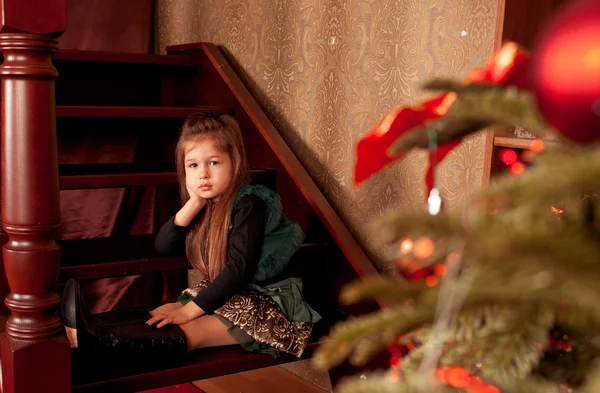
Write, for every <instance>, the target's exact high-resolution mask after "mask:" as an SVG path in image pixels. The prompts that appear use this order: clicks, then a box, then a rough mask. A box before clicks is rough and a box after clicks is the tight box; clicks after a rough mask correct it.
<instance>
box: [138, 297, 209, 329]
mask: <svg viewBox="0 0 600 393" xmlns="http://www.w3.org/2000/svg"><path fill="white" fill-rule="evenodd" d="M203 314H204V312H203V311H202V309H201V308H200V307H198V306H197V305H196V303H194V302H189V303H188V304H186V305H185V306H183V307H181V308H178V309H177V310H175V311H171V312H168V313H164V314H159V315H155V316H153V317H152V318H150V319H149V320H148V321H147V322H146V325H149V326H152V325H154V324H155V323H157V322H158V325H156V327H157V328H161V327H163V326H165V325H183V324H186V323H188V322H190V321H192V320H193V319H196V318H198V317H200V316H202V315H203Z"/></svg>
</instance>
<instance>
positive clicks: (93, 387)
mask: <svg viewBox="0 0 600 393" xmlns="http://www.w3.org/2000/svg"><path fill="white" fill-rule="evenodd" d="M167 51H168V55H165V56H158V55H129V54H117V53H101V52H80V51H58V52H56V53H55V54H54V56H53V64H54V66H55V67H56V69H57V70H58V74H59V76H58V78H57V79H56V111H55V116H56V124H57V133H58V140H59V142H60V141H73V140H76V139H77V138H78V135H79V134H81V133H86V134H90V133H93V134H94V135H95V137H96V138H102V137H103V136H111V135H113V136H114V135H128V136H134V137H135V141H136V142H135V143H136V145H135V146H136V147H135V154H134V158H133V160H132V161H131V162H122V163H87V164H64V165H58V178H57V181H58V187H59V188H60V190H84V189H110V188H122V189H124V190H125V191H124V192H125V194H124V197H123V198H122V200H123V202H122V204H121V207H120V208H119V217H118V219H117V222H116V224H115V228H114V230H113V235H112V236H110V237H105V238H93V239H74V240H62V241H59V243H60V245H61V247H62V257H61V262H60V269H59V272H58V285H57V291H58V292H59V293H60V291H61V289H62V284H64V283H65V282H66V280H68V279H69V278H78V279H98V278H106V277H120V276H129V275H141V274H153V273H157V272H166V271H180V272H182V274H183V275H185V271H186V270H187V269H188V268H189V265H188V262H187V260H186V259H185V256H184V255H177V256H170V257H165V256H162V255H159V254H157V253H156V252H155V251H154V249H153V239H154V233H155V232H156V231H157V230H158V228H159V227H160V225H161V224H162V223H164V222H165V221H166V219H167V218H169V217H170V216H172V214H174V213H175V212H176V211H177V210H178V208H179V206H180V205H179V203H178V202H177V201H178V191H177V179H176V175H175V168H174V162H173V152H174V145H175V142H176V139H177V136H178V130H179V127H180V125H181V123H182V121H183V119H184V118H185V117H186V116H187V115H189V114H191V113H194V112H197V111H204V112H206V111H211V112H215V113H227V114H232V115H234V116H235V117H236V118H237V120H238V121H239V123H240V126H241V129H242V132H243V136H244V143H245V146H246V151H247V154H248V159H249V162H250V166H251V168H252V171H251V176H252V182H253V183H259V184H264V185H266V186H268V187H271V188H273V189H275V190H276V191H277V192H278V193H279V195H280V196H281V198H282V202H283V206H284V209H285V214H286V215H287V216H288V217H289V218H290V219H291V220H293V221H295V222H297V223H298V224H300V226H301V227H302V229H303V230H304V232H305V233H306V234H307V236H306V243H305V244H304V245H303V246H302V247H301V250H300V251H299V253H298V258H299V260H301V261H302V262H303V263H302V267H303V270H302V271H303V273H302V275H303V281H304V285H305V295H306V298H307V300H308V301H309V303H310V304H311V305H312V306H313V307H314V308H315V309H317V310H318V311H319V312H320V313H321V314H322V315H323V316H324V319H323V321H321V322H319V323H318V324H317V325H316V326H315V331H314V333H313V338H312V340H311V344H310V345H309V347H308V348H307V350H306V351H305V354H304V358H307V357H310V356H311V354H312V353H313V351H314V349H315V348H316V347H317V346H318V342H319V339H320V338H321V337H322V335H323V334H325V333H326V332H327V331H328V329H329V328H330V327H331V325H332V324H334V323H335V322H336V321H338V320H340V319H343V318H345V317H346V316H347V315H357V314H361V313H364V312H368V311H372V309H373V308H374V307H376V306H375V305H374V304H365V305H361V306H354V307H345V306H343V305H341V304H339V303H338V293H339V290H340V288H341V286H343V285H344V284H345V283H348V282H349V281H351V280H353V279H355V278H356V277H361V276H367V275H376V274H377V272H376V270H375V268H374V267H373V266H372V264H371V263H370V261H369V260H368V258H367V257H366V255H365V254H364V252H363V251H362V249H361V248H360V247H359V246H358V244H357V243H356V241H355V240H354V238H353V237H352V235H351V234H350V233H349V231H348V230H347V228H346V227H345V226H344V224H343V223H342V221H341V220H340V218H339V216H338V215H337V214H336V212H335V211H334V210H333V208H332V207H331V205H330V204H329V203H328V201H327V200H326V198H325V197H324V196H323V194H322V193H321V192H320V191H319V189H318V187H317V186H316V184H315V183H314V182H313V181H312V179H311V177H310V176H309V174H308V173H307V172H306V170H305V169H304V168H303V167H302V165H301V164H300V162H299V161H298V159H297V158H296V157H295V155H294V154H293V153H292V151H291V150H290V148H289V147H288V146H287V144H286V143H285V141H284V140H283V138H282V137H281V136H280V135H279V133H278V132H277V130H276V129H275V128H274V126H273V125H272V123H271V122H270V121H269V120H268V118H267V116H266V115H265V113H264V112H263V111H262V110H261V109H260V107H259V106H258V104H257V102H256V101H255V100H254V98H253V97H252V95H251V94H250V92H249V91H248V90H247V88H246V87H245V86H244V85H243V83H242V82H241V80H240V79H239V77H238V76H237V75H236V74H235V72H234V71H233V69H232V68H231V67H230V65H229V63H228V62H227V61H226V59H225V58H224V57H223V55H222V54H221V52H220V50H219V49H218V48H217V47H216V46H215V45H213V44H210V43H198V44H188V45H180V46H173V47H169V48H168V49H167ZM9 77H10V76H9ZM3 86H5V85H3ZM5 91H6V89H4V90H3V92H2V94H3V100H11V99H13V100H14V97H11V96H8V95H5ZM37 104H39V103H37ZM32 105H33V104H32ZM48 105H51V106H53V103H52V102H50V103H48ZM7 107H8V108H10V106H8V105H5V106H4V109H5V110H6V108H7ZM31 116H36V114H35V112H32V114H31ZM42 120H43V119H42ZM42 120H40V121H42ZM8 127H9V125H7V124H6V123H4V124H3V132H5V133H6V135H12V134H11V133H14V132H15V130H11V129H9V128H8ZM35 132H39V131H35ZM35 132H32V133H31V134H30V135H29V136H28V137H29V138H32V137H34V136H35ZM8 138H9V136H5V137H4V139H3V143H5V144H6V143H7V141H8ZM50 140H52V138H50ZM59 146H60V143H59ZM47 148H48V149H49V150H51V149H53V146H51V145H49V146H47ZM28 153H29V154H30V155H31V156H32V157H33V156H37V155H39V154H40V152H39V151H34V150H32V151H29V152H28ZM43 154H46V153H43ZM20 159H21V158H15V156H14V155H13V156H10V155H9V156H8V157H2V160H3V162H4V160H7V162H10V163H12V165H9V168H8V169H5V170H4V171H3V175H4V174H6V173H7V172H6V171H16V170H18V167H19V166H18V163H15V162H14V161H18V160H20ZM11 160H12V161H11ZM48 162H51V160H50V161H48ZM54 165H57V163H56V162H55V164H54ZM11 173H12V172H11ZM11 173H9V175H10V174H11ZM53 173H54V172H53V170H52V168H49V169H47V170H46V169H44V172H43V173H41V172H40V171H29V172H27V171H25V172H24V173H23V176H24V177H25V179H24V180H23V182H22V183H20V184H11V185H9V184H6V181H5V179H4V178H3V179H2V181H3V185H2V186H3V190H5V189H7V187H17V188H20V190H19V192H21V193H24V194H25V197H24V198H23V201H24V202H21V201H19V200H16V198H17V197H16V196H13V197H11V195H13V194H11V195H8V199H7V202H8V203H9V205H10V206H11V207H15V206H20V208H21V210H22V214H23V215H27V214H31V215H35V214H37V213H35V212H33V213H27V210H25V209H27V208H28V206H32V205H31V203H29V202H30V201H31V200H32V199H31V198H33V196H32V195H30V194H27V193H28V192H31V190H32V188H31V187H30V185H31V184H34V183H35V182H36V181H39V179H40V178H42V177H44V176H50V177H51V176H53ZM14 176H15V174H14V173H12V177H11V176H9V178H11V179H14V178H15V177H14ZM148 188H154V189H155V191H156V192H155V195H156V197H155V201H154V204H155V209H153V211H152V213H146V212H145V211H143V210H141V209H140V201H141V195H143V193H144V190H147V189H148ZM14 195H18V192H16V191H15V193H14ZM3 196H4V194H3ZM11 198H12V199H11ZM48 198H51V195H50V196H48ZM19 203H20V204H19ZM3 212H4V209H3ZM15 214H16V213H14V214H13V215H12V216H11V217H12V218H10V217H9V219H13V220H14V217H17V216H16V215H15ZM144 214H152V217H150V221H151V222H153V225H152V228H151V230H150V231H149V232H148V233H146V234H141V235H130V234H129V232H130V229H131V225H132V222H133V219H134V218H135V217H136V216H139V215H144ZM25 221H26V220H25ZM4 224H6V223H4ZM9 224H10V223H9ZM30 225H32V226H33V225H34V224H33V223H32V224H30ZM3 228H4V229H5V230H6V228H8V230H6V232H7V233H8V235H7V234H3V235H2V236H3V239H4V240H3V242H6V241H7V240H8V238H10V237H15V236H16V235H15V233H14V230H12V229H11V227H10V225H9V226H8V227H7V226H6V225H3ZM31 241H32V242H33V243H36V242H39V243H40V244H42V243H41V240H40V238H39V236H37V235H34V237H33V239H32V240H31ZM44 247H45V246H43V247H41V248H40V247H38V249H36V250H35V251H31V252H32V254H30V255H31V256H32V259H31V262H30V263H31V264H32V265H33V264H34V263H37V264H38V265H37V267H38V268H39V269H44V268H45V267H44V266H42V262H43V259H42V258H38V259H35V258H34V256H35V255H41V254H39V252H40V250H42V251H43V252H45V251H47V250H50V246H48V248H47V249H44ZM26 251H27V250H26ZM27 252H29V251H27ZM35 253H38V254H35ZM34 254H35V255H34ZM10 258H13V257H12V256H11V255H9V256H8V258H7V259H6V260H5V261H4V262H5V265H7V266H13V265H10V263H9V262H11V261H10ZM36 261H37V262H36ZM48 269H49V268H48ZM2 272H3V273H4V269H3V270H2ZM7 272H8V275H9V277H8V281H10V282H13V283H15V282H25V281H27V280H30V278H28V277H24V276H19V277H18V276H16V275H15V274H14V269H13V270H10V269H7ZM11 274H12V277H11ZM49 274H50V273H49ZM184 281H185V280H182V282H181V285H182V286H183V285H185V282H184ZM6 282H7V280H6V277H0V292H1V293H0V295H2V297H3V298H4V297H6V296H7V295H8V294H9V291H10V290H9V288H8V286H7V284H6ZM35 285H36V284H35V283H31V282H29V281H28V284H27V285H26V286H22V285H21V286H18V285H17V286H18V287H19V288H24V287H27V288H30V289H31V290H35V289H36V288H35ZM180 289H183V287H182V288H180ZM14 290H15V288H13V292H14ZM35 301H36V300H35V299H34V300H32V302H35ZM32 304H33V303H32ZM12 311H13V314H14V309H13V310H12ZM35 312H40V313H43V311H35ZM8 313H9V312H8V309H7V308H4V309H3V314H4V315H8ZM13 322H14V321H13ZM14 323H16V325H14V326H16V327H13V330H14V329H17V330H18V329H20V328H22V327H20V326H19V324H18V321H16V322H14ZM7 331H8V330H7ZM11 334H12V333H11ZM11 334H6V333H5V334H4V335H3V337H4V338H3V342H2V345H3V346H4V347H3V350H2V370H3V378H4V385H5V386H9V387H11V388H12V389H14V390H10V389H9V390H7V391H8V392H11V393H12V392H18V393H29V390H28V388H23V387H21V388H15V387H16V386H24V385H18V383H17V380H18V379H19V378H26V377H25V376H24V375H25V374H26V370H24V367H25V366H24V365H23V364H21V363H19V362H18V361H17V360H15V359H16V357H15V355H14V353H16V352H15V351H17V352H18V348H17V350H14V351H13V352H12V355H8V352H6V348H8V347H9V346H11V348H13V349H14V348H16V347H17V346H15V345H14V343H15V337H13V336H14V334H13V335H11ZM61 335H63V333H59V336H61ZM59 338H60V337H59ZM43 340H46V338H44V339H39V340H38V339H34V340H30V341H31V343H37V342H41V341H43ZM59 341H60V340H59ZM63 341H64V340H63ZM23 345H25V346H27V345H29V344H27V343H25V344H23ZM36 345H37V347H36ZM61 345H64V342H63V344H61ZM30 348H40V349H39V350H36V349H33V353H35V354H36V356H40V357H42V358H44V357H45V356H47V353H44V352H43V351H44V350H47V349H44V348H46V347H44V346H43V345H42V346H40V345H38V344H35V345H34V344H32V345H31V346H30ZM36 351H37V352H36ZM70 358H71V359H70V363H71V364H63V366H64V367H70V369H71V381H70V383H71V384H72V390H73V391H77V392H109V391H110V392H112V393H117V392H137V391H141V390H145V389H152V388H157V387H161V386H168V385H173V384H177V383H181V382H185V381H192V380H199V379H204V378H210V377H215V376H219V375H224V374H230V373H236V372H240V371H246V370H251V369H255V368H261V367H267V366H272V365H275V364H280V363H285V362H290V361H295V360H298V359H297V358H295V357H293V356H291V355H282V356H280V357H277V358H274V357H272V356H271V355H265V354H251V353H248V352H246V351H245V350H243V349H242V348H241V347H237V346H232V347H223V348H210V349H202V350H197V351H194V352H192V353H190V354H189V355H188V356H187V358H186V359H185V360H183V362H179V363H176V364H171V365H166V366H165V365H133V364H125V365H124V364H121V363H119V362H118V361H117V359H94V358H90V354H87V353H85V351H82V350H79V349H76V350H72V351H71V356H70ZM49 361H53V360H49ZM47 378H49V379H52V378H54V377H53V376H48V377H47ZM56 378H59V377H58V376H57V377H56ZM7 379H8V380H9V383H8V385H7ZM52 383H53V381H51V380H49V381H48V384H52ZM59 386H60V384H59ZM57 389H58V388H57ZM55 391H57V392H58V391H59V390H55ZM60 391H62V390H60ZM31 393H33V390H32V391H31ZM35 393H37V391H36V392H35Z"/></svg>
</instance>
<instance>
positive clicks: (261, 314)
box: [177, 278, 321, 357]
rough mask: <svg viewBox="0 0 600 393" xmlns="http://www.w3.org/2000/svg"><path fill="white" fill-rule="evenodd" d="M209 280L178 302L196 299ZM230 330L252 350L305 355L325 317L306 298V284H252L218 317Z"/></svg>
mask: <svg viewBox="0 0 600 393" xmlns="http://www.w3.org/2000/svg"><path fill="white" fill-rule="evenodd" d="M207 285H208V281H201V282H200V283H199V284H198V285H196V286H194V287H191V288H187V289H186V290H184V291H183V292H182V293H181V296H179V298H178V299H177V300H178V301H179V302H181V303H183V304H185V303H187V302H189V301H190V300H192V299H193V298H194V297H196V296H197V295H198V294H199V293H200V292H202V290H204V288H206V286H207ZM213 315H215V316H216V317H218V318H219V319H220V320H221V321H222V322H223V323H224V324H225V325H227V326H228V327H229V333H230V334H231V335H232V336H233V337H234V338H235V339H236V341H237V342H238V343H239V344H240V345H241V346H242V347H244V348H246V349H247V350H249V351H258V352H264V353H271V354H274V355H275V354H277V352H278V351H283V352H287V353H291V354H293V355H296V356H297V357H300V356H302V353H303V352H304V349H305V348H306V346H307V345H308V340H309V339H310V335H311V333H312V329H313V325H314V323H316V322H317V321H319V320H320V319H321V316H320V315H319V314H318V313H317V312H316V311H315V310H313V309H312V308H311V307H310V306H309V305H308V303H306V302H305V301H304V299H303V298H302V281H301V280H300V279H298V278H289V279H286V280H283V281H280V282H278V283H275V284H272V285H269V286H267V287H261V286H258V285H255V284H249V285H248V287H247V289H246V290H244V291H242V292H240V293H238V294H236V295H234V296H232V297H231V298H230V299H229V300H228V301H227V302H225V304H224V305H223V306H222V307H220V308H219V309H217V310H215V311H214V314H213Z"/></svg>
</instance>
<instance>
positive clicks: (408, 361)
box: [314, 0, 600, 393]
mask: <svg viewBox="0 0 600 393" xmlns="http://www.w3.org/2000/svg"><path fill="white" fill-rule="evenodd" d="M425 88H427V89H432V90H438V91H441V92H442V94H441V95H439V96H437V97H434V98H433V99H431V100H428V101H426V102H424V103H421V104H419V105H415V106H413V107H408V108H398V109H397V110H394V111H392V112H391V113H390V114H388V115H387V116H385V117H384V118H383V119H382V121H381V122H380V123H379V124H378V125H377V126H376V127H375V128H374V129H373V130H372V131H371V132H370V133H368V134H367V135H366V136H365V137H363V138H362V139H361V140H360V141H359V143H358V144H357V163H356V170H355V182H356V183H357V184H360V183H361V182H362V181H363V180H365V179H366V178H368V177H369V176H370V175H371V174H373V173H375V172H377V171H379V170H380V169H381V168H383V167H384V166H386V165H387V164H389V163H391V162H394V161H396V160H399V159H402V157H403V155H405V154H406V153H407V152H408V151H410V150H411V149H417V148H425V149H429V150H430V166H429V170H428V173H427V177H426V182H427V186H428V189H429V198H428V201H427V204H426V205H425V206H426V209H423V210H424V211H418V212H402V213H395V214H392V215H390V216H387V217H385V218H384V219H383V220H381V223H380V228H381V236H383V237H384V238H385V239H386V240H387V241H388V242H389V243H390V244H393V245H394V247H397V249H398V250H399V253H398V254H399V255H398V258H397V260H396V261H395V263H396V266H397V267H398V271H399V273H400V274H401V275H402V276H403V277H404V279H398V278H397V277H387V278H377V279H365V280H362V281H360V282H355V283H352V284H350V285H348V286H347V287H346V288H345V289H344V291H343V293H342V294H341V300H342V301H343V302H345V303H348V304H350V303H355V302H359V301H363V300H367V299H376V300H378V301H379V302H380V303H381V304H383V305H384V307H382V309H381V310H380V311H378V312H375V313H373V314H368V315H365V316H360V317H355V318H352V319H351V320H348V321H345V322H343V323H340V324H338V325H337V326H336V327H335V328H334V329H333V330H332V331H331V332H330V334H329V335H328V337H327V340H326V341H325V343H324V344H323V345H322V346H321V348H320V349H319V351H318V352H317V353H316V355H315V358H314V362H315V364H316V365H317V366H319V367H321V368H324V369H327V368H331V367H334V366H336V365H337V364H339V363H341V362H342V361H344V360H346V359H347V360H348V361H349V362H350V363H351V364H354V365H358V366H360V365H364V364H365V363H366V362H368V361H369V359H371V358H372V357H373V356H375V355H376V354H378V353H381V352H382V351H386V350H387V351H388V352H389V354H390V361H389V368H388V369H386V370H381V371H379V372H374V373H372V374H365V375H363V376H362V378H361V377H358V376H354V377H349V378H347V379H346V380H344V381H342V382H341V383H340V384H339V386H337V387H336V390H338V391H339V392H340V393H344V392H347V393H363V392H383V393H385V392H396V393H405V392H406V393H409V392H411V393H412V392H415V393H416V392H422V393H436V392H466V393H500V392H502V393H538V392H540V393H541V392H543V393H550V392H563V391H564V392H578V393H597V392H600V285H599V283H600V212H598V209H597V208H596V205H597V201H596V198H595V192H597V190H599V189H600V146H599V145H598V143H597V142H598V141H599V140H600V2H598V1H596V0H584V1H577V2H575V3H572V4H570V5H569V6H568V7H566V8H564V9H563V10H561V11H560V12H559V13H558V15H557V16H556V17H555V18H554V19H553V20H552V21H550V22H549V23H548V24H547V26H546V27H545V28H544V30H543V31H542V33H541V34H540V36H539V38H538V41H537V44H536V45H535V46H534V49H533V50H532V52H531V54H528V53H526V52H525V51H524V50H522V49H521V48H519V46H518V45H516V44H514V43H506V44H505V45H504V46H503V47H502V49H501V50H500V51H499V52H498V53H497V54H496V55H495V56H494V57H493V58H492V59H491V60H490V62H489V63H488V64H486V66H485V67H483V68H482V69H478V70H475V71H473V72H471V73H470V74H469V75H468V76H467V77H466V78H465V80H463V81H462V82H454V81H447V80H434V81H431V82H429V83H428V84H427V85H426V86H425ZM492 125H499V126H504V127H513V126H524V127H526V128H527V129H528V131H530V132H532V133H534V134H538V135H540V136H542V135H546V134H547V133H548V132H551V133H555V134H556V135H557V137H558V138H559V139H561V141H562V142H561V143H557V144H552V146H544V141H543V140H542V139H538V140H536V141H535V142H534V143H532V144H531V149H530V150H529V151H528V154H527V155H525V156H523V157H525V158H523V160H525V161H527V163H526V164H527V169H526V170H524V171H523V172H522V173H520V174H519V175H518V176H515V175H514V174H513V175H507V176H505V177H503V178H501V179H499V180H496V181H494V182H492V184H491V185H490V186H489V187H488V188H486V189H485V190H482V191H481V192H480V193H479V194H478V195H477V196H476V197H475V199H474V201H473V203H472V204H471V205H470V208H469V209H468V212H467V214H463V215H460V216H459V215H455V214H451V213H449V212H447V211H445V210H444V208H443V194H442V193H441V192H440V189H439V187H438V185H437V184H436V180H435V176H434V173H435V164H436V163H437V162H439V161H440V160H442V159H443V158H444V156H445V155H446V154H447V153H448V152H449V151H451V150H452V149H453V148H454V147H455V146H456V145H457V144H458V143H460V140H461V139H462V138H463V137H465V136H467V135H469V134H472V133H474V132H479V131H481V130H482V129H484V128H486V127H488V126H492ZM502 159H503V160H504V161H505V162H506V163H507V164H511V165H513V168H516V169H519V170H515V171H513V172H515V173H517V172H521V171H522V169H523V167H524V165H523V163H522V162H520V161H518V158H517V156H516V154H513V155H510V154H508V155H506V156H505V157H502ZM516 164H520V166H515V165H516Z"/></svg>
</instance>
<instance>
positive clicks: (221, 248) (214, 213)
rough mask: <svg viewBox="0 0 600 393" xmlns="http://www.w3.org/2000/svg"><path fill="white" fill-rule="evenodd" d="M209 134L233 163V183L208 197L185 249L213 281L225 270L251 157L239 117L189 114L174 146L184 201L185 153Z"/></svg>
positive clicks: (191, 259)
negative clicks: (236, 207)
mask: <svg viewBox="0 0 600 393" xmlns="http://www.w3.org/2000/svg"><path fill="white" fill-rule="evenodd" d="M208 138H210V139H211V140H213V141H214V143H215V145H216V147H217V148H218V149H219V150H220V151H222V152H223V153H227V154H229V156H230V157H231V163H232V174H231V183H230V184H229V187H228V189H227V190H226V191H225V192H224V193H223V194H221V195H220V196H219V198H218V202H216V201H212V200H208V201H207V203H206V207H205V208H204V211H203V212H202V213H200V216H199V217H198V218H197V219H195V220H194V222H193V224H192V225H191V227H190V230H189V231H188V234H187V239H186V244H185V249H186V250H185V251H186V255H187V258H188V260H189V261H190V263H191V265H192V266H193V267H194V268H196V269H198V270H199V271H200V272H201V273H202V274H203V276H204V277H206V278H208V279H209V280H210V281H212V280H214V279H215V277H216V276H217V275H218V274H219V273H220V272H221V270H223V268H224V267H225V263H226V262H227V238H228V234H229V226H230V220H231V210H232V208H233V203H234V201H235V198H236V197H237V194H238V192H239V190H240V188H242V187H243V186H245V185H247V184H248V183H249V175H248V159H247V158H246V152H245V150H244V142H243V139H242V133H241V131H240V127H239V125H238V123H237V121H236V120H235V119H234V118H233V117H231V116H229V115H221V116H219V117H218V118H214V117H209V116H206V115H205V114H203V113H196V114H193V115H190V116H189V117H188V118H187V119H185V121H184V123H183V126H182V127H181V134H180V136H179V140H178V142H177V147H176V149H175V160H176V164H177V177H178V179H179V192H180V194H181V202H182V204H185V203H186V202H187V200H188V199H189V198H190V196H189V194H188V192H187V188H186V186H185V184H186V183H185V163H184V161H185V154H186V152H188V151H189V150H190V149H192V148H193V147H194V145H195V144H196V143H198V142H201V141H203V140H206V139H208Z"/></svg>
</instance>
